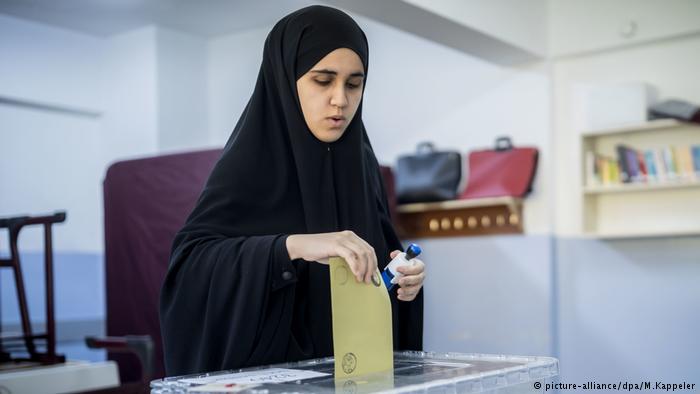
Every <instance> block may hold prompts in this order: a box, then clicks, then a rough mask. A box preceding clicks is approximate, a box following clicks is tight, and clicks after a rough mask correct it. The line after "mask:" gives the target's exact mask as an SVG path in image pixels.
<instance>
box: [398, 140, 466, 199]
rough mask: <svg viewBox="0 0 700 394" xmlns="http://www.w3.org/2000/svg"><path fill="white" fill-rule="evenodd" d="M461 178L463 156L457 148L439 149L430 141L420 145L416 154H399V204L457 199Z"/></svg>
mask: <svg viewBox="0 0 700 394" xmlns="http://www.w3.org/2000/svg"><path fill="white" fill-rule="evenodd" d="M461 177H462V156H461V155H460V154H459V152H457V151H444V152H440V151H436V150H435V147H434V146H433V144H432V143H430V142H423V143H420V144H418V147H417V148H416V154H413V155H404V156H401V157H399V160H398V164H397V167H396V197H397V200H398V203H399V204H406V203H413V202H432V201H444V200H453V199H455V198H457V191H458V190H457V189H458V187H459V182H460V179H461Z"/></svg>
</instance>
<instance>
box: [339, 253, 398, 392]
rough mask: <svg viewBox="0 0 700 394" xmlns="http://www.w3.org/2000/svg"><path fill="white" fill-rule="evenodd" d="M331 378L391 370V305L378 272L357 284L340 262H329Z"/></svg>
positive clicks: (347, 268)
mask: <svg viewBox="0 0 700 394" xmlns="http://www.w3.org/2000/svg"><path fill="white" fill-rule="evenodd" d="M329 265H330V276H331V304H332V310H333V312H332V313H333V350H334V358H335V378H336V379H341V378H348V377H354V376H360V375H366V374H373V373H379V372H386V371H391V370H392V369H393V367H394V353H393V351H394V350H393V338H392V324H391V302H390V301H389V293H388V291H387V289H386V286H384V283H383V282H382V279H381V276H380V274H379V271H376V272H375V274H374V275H373V276H372V283H370V284H367V283H364V282H358V281H357V279H356V278H355V275H353V273H352V271H351V270H350V267H348V264H347V263H346V262H345V260H344V259H342V258H340V257H332V258H331V259H330V260H329Z"/></svg>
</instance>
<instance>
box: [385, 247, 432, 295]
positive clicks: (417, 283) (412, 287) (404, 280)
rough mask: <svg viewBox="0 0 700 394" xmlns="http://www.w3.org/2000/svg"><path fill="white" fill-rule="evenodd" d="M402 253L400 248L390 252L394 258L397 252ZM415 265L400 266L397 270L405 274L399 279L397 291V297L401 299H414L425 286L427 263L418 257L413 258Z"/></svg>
mask: <svg viewBox="0 0 700 394" xmlns="http://www.w3.org/2000/svg"><path fill="white" fill-rule="evenodd" d="M399 253H401V251H400V250H395V251H393V252H391V253H390V254H389V256H390V257H391V258H392V259H393V258H394V257H396V255H397V254H399ZM411 261H413V265H410V266H407V267H398V268H397V269H396V270H397V271H399V272H400V273H401V274H402V275H403V276H402V277H401V279H399V286H400V288H399V290H398V291H397V293H396V294H397V297H396V298H398V299H399V300H401V301H413V300H414V299H415V298H416V295H418V292H419V291H420V289H421V288H422V287H423V279H425V264H423V262H422V261H421V260H419V259H418V258H417V257H414V258H413V259H411Z"/></svg>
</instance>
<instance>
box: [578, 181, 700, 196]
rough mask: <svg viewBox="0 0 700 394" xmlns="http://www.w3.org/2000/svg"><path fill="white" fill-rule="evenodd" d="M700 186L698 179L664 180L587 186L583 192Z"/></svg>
mask: <svg viewBox="0 0 700 394" xmlns="http://www.w3.org/2000/svg"><path fill="white" fill-rule="evenodd" d="M693 187H700V181H698V180H678V181H664V182H648V183H647V182H635V183H622V184H612V185H600V186H585V187H584V188H583V192H584V193H586V194H606V193H631V192H644V191H654V190H669V189H686V188H693Z"/></svg>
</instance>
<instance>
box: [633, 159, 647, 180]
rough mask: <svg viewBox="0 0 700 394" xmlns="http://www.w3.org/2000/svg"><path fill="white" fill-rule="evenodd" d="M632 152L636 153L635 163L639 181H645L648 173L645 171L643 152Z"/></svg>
mask: <svg viewBox="0 0 700 394" xmlns="http://www.w3.org/2000/svg"><path fill="white" fill-rule="evenodd" d="M634 153H635V154H636V155H637V165H638V166H639V181H640V182H646V181H647V178H648V177H649V173H648V171H647V166H646V164H645V163H644V154H643V153H642V152H639V151H634Z"/></svg>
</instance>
